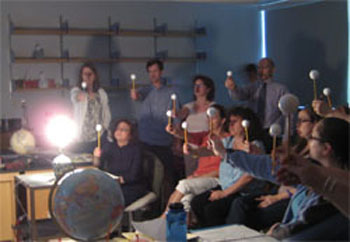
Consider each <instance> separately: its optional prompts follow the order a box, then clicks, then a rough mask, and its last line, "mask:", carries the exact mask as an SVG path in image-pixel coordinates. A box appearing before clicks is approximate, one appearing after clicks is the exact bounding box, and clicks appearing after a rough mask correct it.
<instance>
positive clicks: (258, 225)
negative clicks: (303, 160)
mask: <svg viewBox="0 0 350 242" xmlns="http://www.w3.org/2000/svg"><path fill="white" fill-rule="evenodd" d="M319 119H320V117H319V116H318V115H317V114H316V113H314V112H313V111H312V109H303V110H301V111H299V113H298V122H297V134H298V138H299V139H298V142H297V143H296V144H295V145H294V147H293V150H294V151H295V152H296V153H298V154H300V155H303V156H306V157H307V156H308V154H309V148H308V145H307V138H308V137H309V136H310V135H311V132H312V129H313V127H314V125H315V124H316V123H317V121H318V120H319ZM294 192H295V188H294V187H288V186H281V187H280V188H279V189H278V193H277V194H266V193H255V194H251V195H248V196H244V197H241V198H237V199H235V200H234V201H233V203H232V204H231V209H230V213H229V215H228V216H227V218H226V223H228V224H244V225H245V226H248V227H250V228H253V229H255V230H261V229H266V228H269V227H270V226H272V225H273V224H274V223H277V222H279V221H281V220H282V219H283V215H284V212H285V210H286V209H287V206H288V204H289V200H290V197H291V196H292V195H293V194H294Z"/></svg>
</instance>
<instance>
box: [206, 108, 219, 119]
mask: <svg viewBox="0 0 350 242" xmlns="http://www.w3.org/2000/svg"><path fill="white" fill-rule="evenodd" d="M216 113H217V110H216V109H215V108H213V107H210V108H208V109H207V115H208V116H209V117H214V116H215V114H216Z"/></svg>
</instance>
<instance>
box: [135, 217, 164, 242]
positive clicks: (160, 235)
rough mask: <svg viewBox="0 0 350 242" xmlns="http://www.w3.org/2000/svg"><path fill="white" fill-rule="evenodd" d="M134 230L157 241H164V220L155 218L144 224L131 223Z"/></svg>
mask: <svg viewBox="0 0 350 242" xmlns="http://www.w3.org/2000/svg"><path fill="white" fill-rule="evenodd" d="M132 225H133V226H134V228H135V229H136V230H137V231H139V232H140V233H142V234H145V235H147V236H150V237H151V238H153V239H155V240H158V241H166V220H165V219H163V218H156V219H153V220H148V221H144V222H132Z"/></svg>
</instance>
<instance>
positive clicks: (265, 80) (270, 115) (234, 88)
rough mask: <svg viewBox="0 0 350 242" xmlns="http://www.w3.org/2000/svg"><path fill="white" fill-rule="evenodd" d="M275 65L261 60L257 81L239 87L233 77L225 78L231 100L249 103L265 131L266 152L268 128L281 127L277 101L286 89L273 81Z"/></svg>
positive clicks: (271, 61)
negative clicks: (274, 125)
mask: <svg viewBox="0 0 350 242" xmlns="http://www.w3.org/2000/svg"><path fill="white" fill-rule="evenodd" d="M274 73H275V64H274V62H273V60H272V59H270V58H262V59H261V60H260V61H259V64H258V77H259V79H258V81H256V82H253V83H249V84H248V85H247V86H244V87H240V86H238V85H237V84H236V81H235V80H234V77H233V76H227V78H226V80H225V87H226V88H227V89H228V91H229V95H230V96H231V98H232V99H235V100H240V101H249V103H250V105H251V108H252V109H253V111H255V112H256V114H257V115H258V117H259V118H260V121H261V123H262V126H263V128H264V130H265V140H266V141H267V144H266V146H267V147H266V150H267V151H270V149H271V147H270V146H271V144H270V143H271V139H270V137H269V135H268V129H269V127H270V126H271V125H272V124H274V123H279V124H280V125H282V126H283V124H284V123H283V115H282V113H281V111H280V110H279V109H278V101H279V99H280V98H281V97H282V96H283V95H284V94H286V93H288V89H287V87H286V86H284V85H283V84H280V83H276V82H275V81H274V79H273V74H274Z"/></svg>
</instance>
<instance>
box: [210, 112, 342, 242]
mask: <svg viewBox="0 0 350 242" xmlns="http://www.w3.org/2000/svg"><path fill="white" fill-rule="evenodd" d="M210 142H211V149H212V150H213V151H214V153H215V154H217V155H220V156H221V157H223V158H225V159H227V161H228V162H229V163H230V164H231V165H232V166H235V167H239V168H241V169H243V170H245V171H246V172H249V173H250V174H253V175H254V176H257V177H260V178H263V179H267V180H269V181H271V182H277V180H276V177H275V176H274V175H272V172H271V168H272V162H271V157H270V156H267V155H251V154H247V153H244V152H241V151H232V150H226V149H225V148H224V147H223V146H222V144H221V142H220V140H219V139H218V138H212V139H211V140H210ZM308 145H309V149H310V152H309V153H310V158H311V159H313V160H314V162H315V161H316V162H317V163H318V164H319V165H321V166H323V167H326V168H327V167H329V168H339V169H343V170H348V168H349V150H348V149H349V123H348V122H346V121H344V120H341V119H338V118H326V119H324V120H321V121H320V122H318V123H317V124H316V125H315V126H314V128H313V130H312V135H311V136H310V137H309V141H308ZM293 157H297V156H296V155H295V153H294V152H287V151H286V150H284V151H282V152H280V153H278V160H279V161H280V162H282V163H283V164H291V163H293V160H294V159H295V158H293ZM305 162H313V161H311V160H307V161H305ZM282 171H283V170H282ZM312 175H313V174H310V176H312ZM281 176H283V174H280V178H281ZM282 180H283V179H282ZM336 213H338V211H337V210H336V209H335V207H333V206H332V205H331V204H330V203H329V202H327V201H326V200H324V199H323V197H322V196H321V195H319V194H318V193H316V192H315V191H314V190H313V189H310V188H309V187H307V186H304V185H301V184H299V185H296V192H295V194H294V195H293V196H292V198H291V200H290V202H289V205H288V208H287V210H286V212H285V214H284V218H283V220H282V222H281V223H279V224H275V225H273V226H272V227H271V228H270V231H269V232H268V234H269V235H272V236H273V237H276V238H278V239H282V238H286V237H289V236H291V235H293V234H296V233H299V232H301V231H303V230H305V229H306V228H310V227H311V226H313V225H316V224H318V223H321V222H323V221H324V220H326V219H327V218H328V217H329V216H331V215H334V214H336ZM345 221H347V220H345ZM340 226H345V227H346V228H347V226H348V223H343V224H340V225H339V226H338V225H337V226H332V225H330V226H328V227H326V228H323V230H321V231H318V233H314V234H312V235H311V237H310V236H309V238H308V239H327V240H334V239H342V238H340V237H339V236H341V234H338V233H337V231H339V230H338V229H339V227H340Z"/></svg>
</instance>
